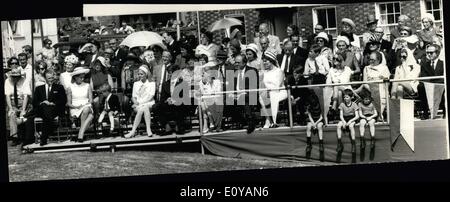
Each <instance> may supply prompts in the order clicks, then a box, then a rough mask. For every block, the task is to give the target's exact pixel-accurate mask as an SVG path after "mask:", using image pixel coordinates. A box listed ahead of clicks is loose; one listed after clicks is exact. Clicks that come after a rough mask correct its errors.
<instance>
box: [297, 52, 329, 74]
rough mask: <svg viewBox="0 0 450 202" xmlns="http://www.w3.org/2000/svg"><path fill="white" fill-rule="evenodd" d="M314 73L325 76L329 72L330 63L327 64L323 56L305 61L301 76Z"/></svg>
mask: <svg viewBox="0 0 450 202" xmlns="http://www.w3.org/2000/svg"><path fill="white" fill-rule="evenodd" d="M316 64H317V67H316ZM316 71H317V72H318V73H319V74H322V75H327V74H328V72H329V71H330V63H328V59H327V58H326V57H325V56H324V55H319V56H317V57H316V58H315V59H311V58H308V59H306V62H305V71H304V72H303V74H304V75H309V74H314V73H315V72H316Z"/></svg>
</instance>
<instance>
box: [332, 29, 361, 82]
mask: <svg viewBox="0 0 450 202" xmlns="http://www.w3.org/2000/svg"><path fill="white" fill-rule="evenodd" d="M336 47H337V50H336V54H340V55H343V56H344V61H343V62H342V64H343V65H344V66H347V67H349V68H350V69H351V70H352V71H353V72H354V76H353V77H352V81H357V80H359V77H358V76H359V74H360V73H361V69H360V67H359V66H360V65H359V61H358V60H357V59H356V55H355V53H354V52H352V51H351V50H350V40H349V39H348V38H347V37H346V36H342V35H341V36H338V37H337V39H336Z"/></svg>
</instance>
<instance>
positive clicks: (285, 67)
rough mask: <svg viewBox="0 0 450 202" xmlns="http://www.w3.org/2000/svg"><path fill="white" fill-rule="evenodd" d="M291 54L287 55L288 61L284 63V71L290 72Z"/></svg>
mask: <svg viewBox="0 0 450 202" xmlns="http://www.w3.org/2000/svg"><path fill="white" fill-rule="evenodd" d="M289 58H290V56H289V55H286V62H285V63H284V72H289Z"/></svg>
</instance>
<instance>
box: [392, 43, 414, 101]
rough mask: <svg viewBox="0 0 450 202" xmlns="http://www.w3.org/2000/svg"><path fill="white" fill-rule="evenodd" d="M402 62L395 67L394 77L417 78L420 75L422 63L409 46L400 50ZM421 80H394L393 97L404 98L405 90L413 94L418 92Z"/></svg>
mask: <svg viewBox="0 0 450 202" xmlns="http://www.w3.org/2000/svg"><path fill="white" fill-rule="evenodd" d="M400 60H401V64H400V65H399V66H397V68H395V76H394V79H415V78H417V77H419V74H420V65H419V64H418V63H417V61H416V59H415V58H414V56H413V52H412V51H411V50H409V49H407V48H404V49H401V50H400ZM418 85H419V81H405V82H393V83H392V90H391V98H392V99H397V98H400V99H402V98H403V94H404V92H405V93H407V94H409V95H412V94H415V93H417V86H418Z"/></svg>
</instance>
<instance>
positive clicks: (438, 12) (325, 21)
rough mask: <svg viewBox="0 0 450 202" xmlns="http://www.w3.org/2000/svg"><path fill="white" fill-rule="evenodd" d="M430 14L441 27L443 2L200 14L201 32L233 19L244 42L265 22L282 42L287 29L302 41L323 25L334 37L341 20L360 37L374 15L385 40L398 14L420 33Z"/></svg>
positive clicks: (428, 0) (429, 0) (422, 0)
mask: <svg viewBox="0 0 450 202" xmlns="http://www.w3.org/2000/svg"><path fill="white" fill-rule="evenodd" d="M427 12H429V13H432V14H433V15H434V16H435V19H436V25H437V26H440V25H442V17H443V14H442V0H413V1H389V2H387V1H386V2H366V3H364V2H362V3H351V4H350V3H348V4H326V5H314V6H301V7H284V8H262V9H239V10H238V9H236V10H213V11H201V12H199V17H200V29H202V28H204V29H207V28H208V26H210V25H211V24H212V23H213V22H214V21H216V20H218V19H221V18H225V17H236V18H238V19H240V20H243V22H244V25H243V27H241V28H240V29H241V30H245V33H244V35H245V37H246V39H247V41H250V42H251V41H253V33H254V30H255V26H257V25H258V24H260V23H262V22H268V23H269V25H270V26H271V29H270V31H271V33H272V34H274V35H277V36H279V37H280V38H281V39H283V38H285V37H286V26H287V25H288V24H295V25H297V26H298V27H299V29H300V34H301V36H302V37H303V39H306V37H307V36H309V35H311V34H312V33H313V31H314V29H313V27H314V25H315V24H318V23H320V24H322V25H323V26H324V27H325V28H326V31H327V32H328V33H329V34H331V35H333V36H334V37H336V36H337V34H338V33H339V32H340V31H341V30H340V29H341V28H340V21H341V19H342V18H350V19H352V20H353V21H354V22H355V24H356V34H357V35H360V34H362V33H363V32H364V31H365V30H366V27H365V24H366V16H367V15H369V14H374V15H375V16H376V17H377V19H379V22H378V25H379V26H380V27H383V28H385V32H386V36H388V35H389V27H392V26H396V25H397V17H398V16H399V15H401V14H404V15H408V16H409V17H411V19H412V21H413V23H412V24H413V25H412V26H413V29H421V28H422V27H421V26H422V25H421V16H422V15H423V14H424V13H427Z"/></svg>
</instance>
